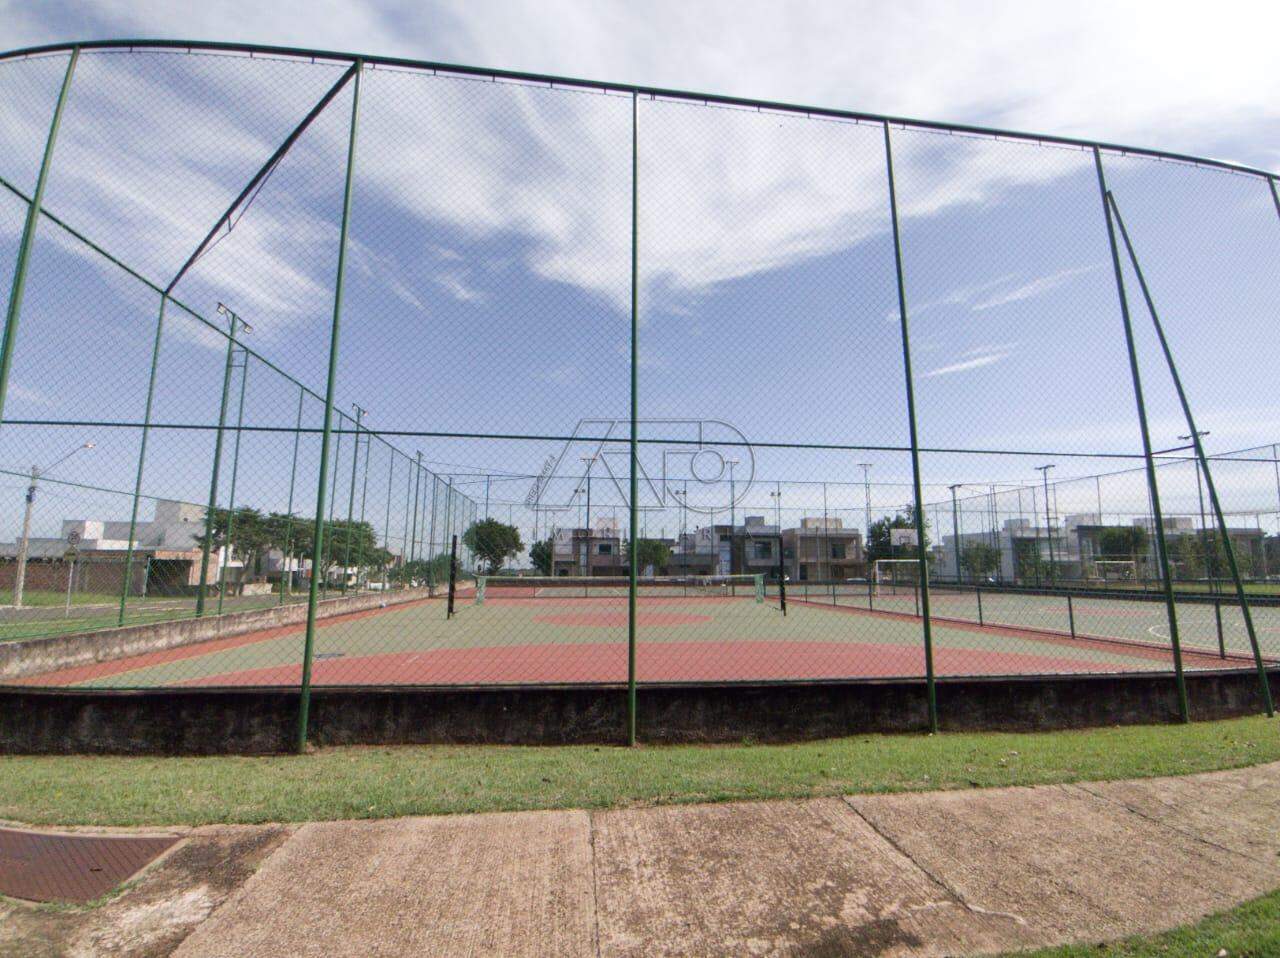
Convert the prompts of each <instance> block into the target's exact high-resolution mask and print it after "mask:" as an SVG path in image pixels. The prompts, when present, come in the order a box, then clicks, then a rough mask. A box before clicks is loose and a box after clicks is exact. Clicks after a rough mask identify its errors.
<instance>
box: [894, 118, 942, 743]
mask: <svg viewBox="0 0 1280 958" xmlns="http://www.w3.org/2000/svg"><path fill="white" fill-rule="evenodd" d="M883 126H884V160H885V173H886V174H887V176H888V180H889V218H890V220H891V221H892V224H893V265H894V272H895V273H896V276H897V282H898V321H899V324H900V326H901V330H902V369H903V375H904V376H905V378H906V386H907V389H906V393H907V421H908V424H909V426H910V433H911V485H912V493H913V496H914V508H913V509H912V512H913V513H914V518H915V526H916V552H917V556H918V561H919V568H920V574H919V577H918V578H919V583H918V585H917V591H916V596H917V609H916V614H917V615H919V616H920V621H921V623H922V625H923V629H924V669H925V695H926V698H927V700H928V711H929V731H930V732H936V731H938V691H937V687H936V685H935V682H934V672H933V628H932V625H931V623H930V617H929V558H928V555H927V554H926V552H925V544H924V493H923V491H922V489H921V483H920V437H919V432H918V430H917V425H916V398H915V385H914V383H913V381H912V376H911V328H910V322H909V320H908V318H907V287H906V281H905V279H904V276H903V271H902V235H901V231H900V229H899V226H898V193H897V188H896V186H895V184H894V179H893V143H892V139H891V137H890V136H889V124H888V122H885V123H884V124H883Z"/></svg>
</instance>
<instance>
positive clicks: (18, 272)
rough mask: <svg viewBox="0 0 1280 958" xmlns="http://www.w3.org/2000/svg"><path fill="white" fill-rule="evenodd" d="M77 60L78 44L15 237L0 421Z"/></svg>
mask: <svg viewBox="0 0 1280 958" xmlns="http://www.w3.org/2000/svg"><path fill="white" fill-rule="evenodd" d="M79 60H80V48H79V47H72V48H71V59H70V60H68V61H67V70H66V72H65V73H64V74H63V75H62V87H61V89H59V90H58V102H57V103H56V104H55V105H54V107H53V119H52V120H50V121H49V135H48V136H47V137H45V141H44V156H43V157H41V159H40V172H39V174H38V175H37V176H36V189H35V192H34V193H33V194H32V196H31V202H30V203H29V204H28V205H27V218H26V220H25V221H24V223H23V225H22V239H20V240H19V241H18V257H17V259H16V260H15V263H14V267H13V285H12V286H11V287H10V288H9V309H8V310H7V311H6V312H5V318H4V333H3V335H2V336H0V422H3V421H4V404H5V399H7V398H8V395H9V371H10V370H11V369H12V368H13V348H14V345H15V344H16V343H17V339H18V316H19V314H20V313H21V312H22V297H23V294H24V293H25V292H26V289H27V264H28V263H29V262H30V260H31V247H32V246H33V245H34V243H35V239H36V225H37V224H38V223H39V222H40V210H41V209H42V207H43V205H44V188H45V184H47V183H48V182H49V168H50V166H52V165H53V148H54V145H55V144H56V143H57V142H58V128H59V127H60V126H62V111H63V108H65V107H66V105H67V95H68V93H70V91H71V77H72V75H73V74H74V73H75V71H76V63H77V62H79Z"/></svg>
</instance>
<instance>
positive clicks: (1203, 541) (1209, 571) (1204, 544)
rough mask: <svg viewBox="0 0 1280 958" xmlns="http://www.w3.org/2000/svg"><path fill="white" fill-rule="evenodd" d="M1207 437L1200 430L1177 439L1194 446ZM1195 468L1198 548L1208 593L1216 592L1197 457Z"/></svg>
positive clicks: (1197, 458)
mask: <svg viewBox="0 0 1280 958" xmlns="http://www.w3.org/2000/svg"><path fill="white" fill-rule="evenodd" d="M1207 435H1209V430H1208V429H1200V430H1197V431H1196V433H1195V435H1192V434H1191V433H1187V435H1185V436H1179V437H1178V438H1179V439H1182V440H1184V441H1186V442H1190V443H1192V444H1193V445H1194V443H1195V440H1196V438H1197V437H1204V436H1207ZM1195 467H1196V498H1197V499H1198V500H1199V502H1200V548H1201V550H1202V551H1203V552H1204V558H1205V563H1204V567H1205V575H1206V576H1208V578H1209V586H1210V591H1212V592H1217V591H1218V588H1217V581H1216V579H1217V577H1216V574H1215V573H1216V572H1217V568H1216V566H1217V563H1216V562H1214V560H1213V553H1212V552H1210V551H1209V544H1210V543H1209V536H1208V534H1207V533H1208V530H1209V523H1208V521H1207V520H1206V519H1205V514H1204V487H1203V486H1202V485H1201V482H1200V457H1199V456H1197V457H1196V459H1195ZM1213 552H1217V549H1214V550H1213Z"/></svg>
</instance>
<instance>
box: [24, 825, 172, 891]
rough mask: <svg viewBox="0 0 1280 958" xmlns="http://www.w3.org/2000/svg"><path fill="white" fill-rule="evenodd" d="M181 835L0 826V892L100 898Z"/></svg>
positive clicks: (159, 853) (154, 857) (152, 859)
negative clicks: (53, 830) (38, 830)
mask: <svg viewBox="0 0 1280 958" xmlns="http://www.w3.org/2000/svg"><path fill="white" fill-rule="evenodd" d="M180 840H181V839H180V838H179V837H178V836H176V835H156V836H134V835H78V834H74V833H66V832H63V833H58V832H28V831H21V830H19V829H14V828H0V894H4V895H8V896H10V897H11V898H25V899H27V900H28V901H67V902H86V901H93V900H94V899H95V898H100V897H101V896H103V895H105V894H106V893H107V892H109V891H111V889H113V888H115V887H116V886H117V885H119V884H120V883H121V882H123V881H125V880H127V879H128V878H129V877H130V876H132V875H134V874H135V873H137V872H138V871H139V870H140V869H142V867H143V866H145V865H147V864H148V863H150V862H152V861H154V860H155V859H156V858H158V857H159V856H160V855H161V854H162V853H164V852H165V851H167V850H168V849H169V848H171V847H173V845H175V844H176V843H177V842H179V841H180Z"/></svg>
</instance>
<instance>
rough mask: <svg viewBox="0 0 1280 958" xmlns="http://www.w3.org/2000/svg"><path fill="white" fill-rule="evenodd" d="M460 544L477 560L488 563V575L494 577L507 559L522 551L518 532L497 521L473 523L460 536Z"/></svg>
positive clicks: (486, 520) (514, 528) (522, 546)
mask: <svg viewBox="0 0 1280 958" xmlns="http://www.w3.org/2000/svg"><path fill="white" fill-rule="evenodd" d="M462 544H463V545H465V546H466V547H467V548H468V549H470V550H471V554H472V555H474V556H475V557H476V558H477V559H481V560H483V561H484V562H486V563H488V566H489V568H488V573H489V575H496V574H497V572H498V570H500V569H501V568H502V567H503V566H504V565H505V564H506V561H507V559H509V558H511V557H512V556H514V555H516V553H518V552H520V551H521V550H522V549H524V543H523V542H521V541H520V530H519V529H517V528H516V527H515V526H509V525H507V524H506V523H505V522H499V521H498V520H497V519H482V520H480V521H479V522H473V523H472V524H471V526H470V527H469V528H468V529H467V531H466V532H464V533H463V534H462Z"/></svg>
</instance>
